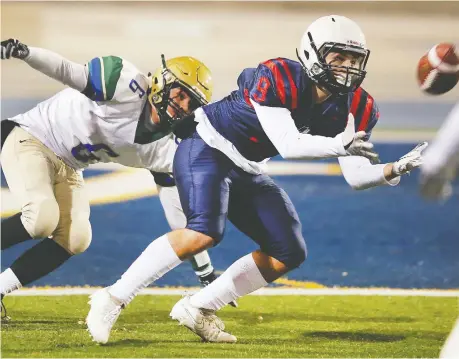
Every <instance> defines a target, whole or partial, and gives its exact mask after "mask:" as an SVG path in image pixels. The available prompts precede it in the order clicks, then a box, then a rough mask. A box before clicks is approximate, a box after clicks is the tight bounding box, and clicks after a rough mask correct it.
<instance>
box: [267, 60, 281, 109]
mask: <svg viewBox="0 0 459 359" xmlns="http://www.w3.org/2000/svg"><path fill="white" fill-rule="evenodd" d="M264 65H266V66H267V67H268V68H269V69H270V70H271V72H272V74H273V76H274V81H276V89H277V91H276V92H277V94H278V95H279V99H280V100H281V102H282V104H283V105H285V84H284V79H283V78H282V74H281V72H280V70H279V68H278V67H277V65H276V63H275V62H274V61H273V60H268V61H266V62H264Z"/></svg>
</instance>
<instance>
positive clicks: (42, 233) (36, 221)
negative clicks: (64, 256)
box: [21, 198, 59, 239]
mask: <svg viewBox="0 0 459 359" xmlns="http://www.w3.org/2000/svg"><path fill="white" fill-rule="evenodd" d="M21 220H22V224H23V225H24V228H25V229H26V231H27V232H28V233H29V234H30V236H31V237H32V238H34V239H41V238H46V237H49V236H50V235H51V234H53V232H54V230H55V229H56V227H57V224H58V223H59V206H58V204H57V202H56V200H55V199H54V198H42V199H39V200H33V201H31V202H30V203H28V204H27V205H25V206H24V207H23V208H22V216H21Z"/></svg>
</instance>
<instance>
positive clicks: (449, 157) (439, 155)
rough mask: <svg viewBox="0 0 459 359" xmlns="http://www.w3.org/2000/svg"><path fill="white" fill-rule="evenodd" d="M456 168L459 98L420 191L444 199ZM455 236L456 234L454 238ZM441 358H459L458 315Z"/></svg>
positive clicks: (428, 158) (428, 159)
mask: <svg viewBox="0 0 459 359" xmlns="http://www.w3.org/2000/svg"><path fill="white" fill-rule="evenodd" d="M458 168H459V102H458V103H457V104H456V106H455V107H454V108H453V109H452V111H451V112H450V113H449V115H448V117H447V118H446V120H445V122H444V123H443V125H442V126H441V128H440V130H439V131H438V133H437V135H436V137H435V139H434V141H433V142H432V144H431V145H430V147H429V148H428V149H427V151H426V153H425V155H424V163H423V164H422V166H421V188H420V189H421V194H422V195H423V196H424V197H425V198H427V199H433V200H446V199H447V198H448V197H449V196H451V194H452V185H451V182H452V181H453V180H454V178H455V176H456V173H457V170H458ZM456 239H457V238H456ZM440 358H459V318H458V319H457V320H456V324H455V325H454V328H453V330H452V331H451V333H450V334H449V337H448V339H447V340H446V343H445V345H444V346H443V349H442V351H441V353H440Z"/></svg>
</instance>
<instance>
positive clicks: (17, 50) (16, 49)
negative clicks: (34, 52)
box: [1, 39, 29, 60]
mask: <svg viewBox="0 0 459 359" xmlns="http://www.w3.org/2000/svg"><path fill="white" fill-rule="evenodd" d="M1 44H2V51H1V59H2V60H6V59H9V58H10V57H15V58H17V59H25V58H26V57H27V56H28V55H29V48H28V47H27V45H24V44H23V43H22V42H19V40H16V39H8V40H5V41H2V42H1Z"/></svg>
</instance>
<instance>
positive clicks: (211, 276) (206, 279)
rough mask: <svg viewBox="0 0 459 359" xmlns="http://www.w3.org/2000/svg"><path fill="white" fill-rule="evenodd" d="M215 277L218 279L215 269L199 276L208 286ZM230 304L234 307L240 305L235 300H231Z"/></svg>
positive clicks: (201, 281) (202, 283) (200, 280)
mask: <svg viewBox="0 0 459 359" xmlns="http://www.w3.org/2000/svg"><path fill="white" fill-rule="evenodd" d="M215 279H217V275H216V274H215V271H212V273H210V274H207V275H205V276H199V282H200V283H201V285H202V286H203V287H207V286H208V285H209V284H210V283H212V282H213V281H214V280H215ZM228 304H229V305H231V306H232V307H234V308H237V307H238V304H237V302H236V301H235V300H233V301H232V302H229V303H228Z"/></svg>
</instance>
